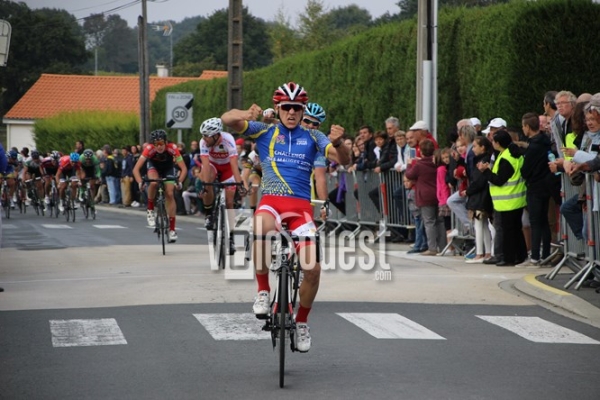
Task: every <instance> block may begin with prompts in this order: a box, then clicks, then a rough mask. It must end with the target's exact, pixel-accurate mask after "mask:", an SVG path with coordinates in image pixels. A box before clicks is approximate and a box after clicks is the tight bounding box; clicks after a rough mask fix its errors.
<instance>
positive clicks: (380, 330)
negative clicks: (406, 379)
mask: <svg viewBox="0 0 600 400" xmlns="http://www.w3.org/2000/svg"><path fill="white" fill-rule="evenodd" d="M337 315H339V316H340V317H342V318H344V319H345V320H347V321H349V322H351V323H352V324H354V325H356V326H358V327H359V328H360V329H362V330H364V331H365V332H367V333H368V334H369V335H371V336H373V337H375V338H377V339H428V340H446V338H444V337H442V336H440V335H438V334H437V333H435V332H433V331H430V330H429V329H427V328H425V327H424V326H422V325H419V324H418V323H416V322H414V321H411V320H410V319H408V318H406V317H403V316H402V315H400V314H394V313H337Z"/></svg>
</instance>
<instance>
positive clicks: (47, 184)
mask: <svg viewBox="0 0 600 400" xmlns="http://www.w3.org/2000/svg"><path fill="white" fill-rule="evenodd" d="M61 157H62V156H61V154H60V152H58V151H56V150H54V151H53V152H52V153H50V156H48V157H44V158H43V159H42V162H41V163H40V172H41V173H42V176H43V177H44V192H45V196H44V203H45V204H46V205H49V204H50V189H52V179H54V176H55V175H56V172H57V171H58V161H59V160H60V158H61Z"/></svg>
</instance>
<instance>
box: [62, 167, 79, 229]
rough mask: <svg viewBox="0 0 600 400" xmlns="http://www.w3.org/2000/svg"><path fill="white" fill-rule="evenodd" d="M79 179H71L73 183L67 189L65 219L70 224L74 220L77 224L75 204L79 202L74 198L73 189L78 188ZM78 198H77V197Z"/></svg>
mask: <svg viewBox="0 0 600 400" xmlns="http://www.w3.org/2000/svg"><path fill="white" fill-rule="evenodd" d="M79 182H80V181H79V178H77V177H71V183H70V184H69V185H67V187H66V188H65V203H64V206H65V211H64V214H65V218H66V219H67V222H69V220H70V219H72V220H73V222H75V211H76V208H75V202H76V201H77V199H76V198H74V197H73V196H72V193H71V192H72V188H73V187H76V186H77V185H78V184H79ZM75 197H77V196H75Z"/></svg>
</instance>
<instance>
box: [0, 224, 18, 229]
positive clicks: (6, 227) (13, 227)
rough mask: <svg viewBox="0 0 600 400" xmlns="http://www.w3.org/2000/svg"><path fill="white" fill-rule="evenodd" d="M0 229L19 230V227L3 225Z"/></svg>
mask: <svg viewBox="0 0 600 400" xmlns="http://www.w3.org/2000/svg"><path fill="white" fill-rule="evenodd" d="M0 227H2V229H17V226H16V225H13V224H1V225H0Z"/></svg>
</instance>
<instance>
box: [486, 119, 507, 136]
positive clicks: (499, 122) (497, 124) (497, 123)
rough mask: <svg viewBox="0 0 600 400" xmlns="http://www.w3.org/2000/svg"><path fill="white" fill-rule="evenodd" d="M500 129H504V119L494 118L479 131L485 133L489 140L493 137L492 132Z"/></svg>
mask: <svg viewBox="0 0 600 400" xmlns="http://www.w3.org/2000/svg"><path fill="white" fill-rule="evenodd" d="M500 129H506V121H505V120H503V119H502V118H494V119H492V120H491V121H490V123H489V124H488V126H487V128H485V129H484V130H483V131H481V133H483V134H484V135H487V137H488V139H490V141H491V140H492V138H493V137H494V133H496V131H499V130H500Z"/></svg>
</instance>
